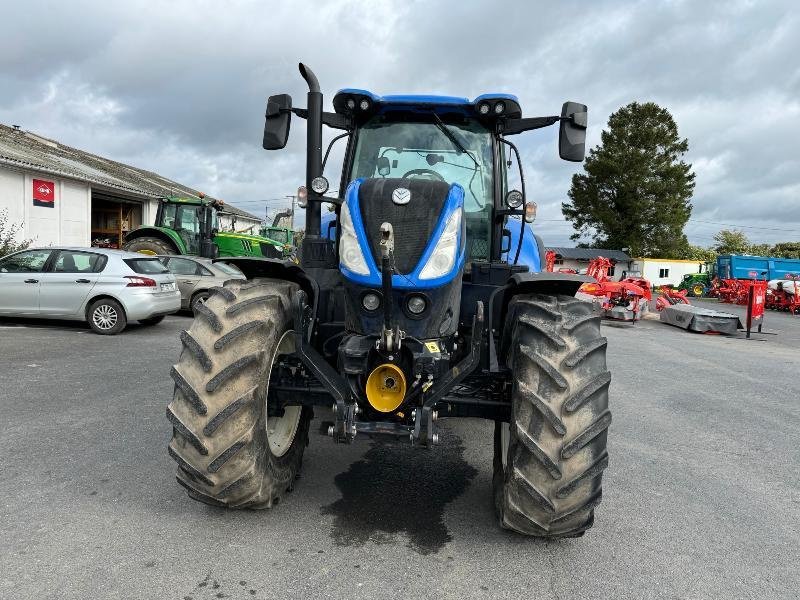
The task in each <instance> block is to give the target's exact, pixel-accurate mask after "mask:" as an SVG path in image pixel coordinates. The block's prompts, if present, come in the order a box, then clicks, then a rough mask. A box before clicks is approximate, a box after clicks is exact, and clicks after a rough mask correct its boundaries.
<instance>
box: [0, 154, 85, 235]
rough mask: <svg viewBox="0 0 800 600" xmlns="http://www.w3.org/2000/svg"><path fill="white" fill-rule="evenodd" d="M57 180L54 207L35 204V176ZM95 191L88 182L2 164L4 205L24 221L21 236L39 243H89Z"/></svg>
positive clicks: (13, 218) (0, 180) (0, 192)
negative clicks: (6, 166) (92, 199)
mask: <svg viewBox="0 0 800 600" xmlns="http://www.w3.org/2000/svg"><path fill="white" fill-rule="evenodd" d="M34 178H36V179H46V180H47V181H52V182H53V183H54V184H55V190H54V192H55V194H54V195H55V205H54V207H53V208H48V207H44V206H34V204H33V179H34ZM90 198H91V191H90V188H89V185H88V184H86V183H81V182H76V181H71V180H67V179H59V178H57V177H53V176H50V175H39V174H36V173H33V172H23V171H16V170H13V169H8V168H5V167H0V209H7V210H8V216H9V220H10V221H11V222H15V223H21V224H22V231H21V236H20V237H21V238H23V239H32V240H33V245H35V246H51V245H62V246H87V245H88V244H89V226H90V209H91V200H90Z"/></svg>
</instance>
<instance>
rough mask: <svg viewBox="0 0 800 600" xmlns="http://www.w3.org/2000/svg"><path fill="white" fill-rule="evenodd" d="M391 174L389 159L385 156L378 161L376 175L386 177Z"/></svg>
mask: <svg viewBox="0 0 800 600" xmlns="http://www.w3.org/2000/svg"><path fill="white" fill-rule="evenodd" d="M391 172H392V165H391V163H390V162H389V159H388V158H386V157H385V156H381V157H380V158H379V159H378V175H380V176H381V177H386V176H387V175H388V174H389V173H391Z"/></svg>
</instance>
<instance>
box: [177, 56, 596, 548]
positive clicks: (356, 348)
mask: <svg viewBox="0 0 800 600" xmlns="http://www.w3.org/2000/svg"><path fill="white" fill-rule="evenodd" d="M300 72H301V75H302V76H303V77H304V78H305V80H306V82H307V84H308V86H309V92H308V103H307V107H306V108H297V107H294V106H292V100H291V98H290V97H289V96H288V95H277V96H271V97H270V98H269V100H268V103H267V111H266V125H265V128H264V138H263V147H264V148H265V149H267V150H277V149H281V148H283V147H284V146H285V145H286V142H287V139H288V136H289V127H290V120H291V116H292V115H294V116H296V117H300V118H303V119H306V121H307V157H306V158H307V160H306V177H305V179H306V185H305V186H304V189H302V190H301V201H302V203H303V204H304V205H305V206H306V228H305V237H304V239H303V242H302V247H301V248H300V252H299V264H297V263H296V262H290V261H281V260H277V259H265V258H252V257H241V258H233V259H230V258H226V259H224V260H226V262H230V263H233V264H235V265H236V266H238V267H239V268H240V269H241V270H242V272H243V273H244V274H245V275H246V276H247V280H246V281H240V280H235V281H231V282H228V283H226V284H225V286H223V287H219V288H216V289H212V295H211V297H210V298H209V299H208V301H207V302H205V303H203V304H199V305H198V306H197V307H196V308H195V319H194V322H193V324H192V326H191V328H190V329H189V330H188V331H184V332H183V333H182V334H181V340H182V342H183V351H182V352H181V355H180V359H179V360H178V363H177V364H176V365H175V366H174V368H173V369H172V377H173V379H174V380H175V391H174V395H173V399H172V402H171V403H170V404H169V407H168V409H167V417H168V419H169V420H170V422H171V423H172V426H173V432H174V433H173V437H172V441H171V442H170V445H169V452H170V454H171V456H172V457H173V459H174V460H175V461H176V462H177V463H178V470H177V479H178V482H179V483H180V484H181V485H182V486H184V487H185V488H186V489H187V490H188V493H189V496H191V497H192V498H194V499H196V500H199V501H201V502H205V503H208V504H212V505H217V506H224V507H229V508H267V507H272V506H274V505H275V504H277V502H278V501H279V500H280V499H281V498H282V497H283V495H284V493H285V492H286V491H287V490H289V489H291V488H292V487H293V486H294V484H295V479H296V478H297V476H298V472H299V469H300V464H301V460H302V457H303V451H304V449H305V447H306V445H307V444H308V440H309V428H310V421H311V418H312V415H313V410H314V408H319V407H324V414H323V415H322V418H326V416H327V418H328V419H329V420H327V421H323V424H322V427H321V428H320V431H321V433H324V434H327V435H328V436H330V438H332V439H333V440H334V441H335V442H340V443H349V442H352V441H353V440H354V439H355V438H360V437H370V438H380V437H381V436H388V437H394V438H400V439H404V440H408V442H409V443H410V444H413V445H416V446H421V447H427V448H435V446H436V444H438V443H445V442H446V440H445V439H444V436H442V435H441V433H442V432H441V431H440V427H441V426H442V423H443V422H444V421H445V420H446V419H451V418H455V417H478V418H484V419H490V420H492V421H494V424H495V426H494V478H493V481H494V483H493V487H494V501H495V505H496V507H497V512H498V517H499V519H500V523H501V525H502V526H503V527H505V528H507V529H511V530H514V531H517V532H520V533H523V534H527V535H532V536H538V537H545V538H554V537H574V536H580V535H582V534H583V533H584V532H585V531H586V530H587V529H588V528H589V527H591V525H592V523H593V520H594V508H595V507H596V506H597V504H598V503H599V502H600V499H601V476H602V472H603V470H604V469H605V467H606V466H607V464H608V454H607V452H606V437H607V430H608V427H609V424H610V423H611V413H610V412H609V410H608V386H609V382H610V379H611V378H610V374H609V372H608V370H607V368H606V340H605V338H603V337H602V336H601V335H600V320H599V317H598V315H597V314H596V313H595V312H594V311H593V310H592V307H591V305H590V304H588V303H585V302H581V301H579V300H577V299H576V298H575V297H574V296H575V293H576V291H577V290H578V287H579V286H580V285H581V284H582V283H584V282H585V281H588V279H587V278H586V277H583V276H580V275H569V274H558V273H547V272H541V266H542V264H543V263H544V259H543V256H544V247H543V245H542V242H541V240H540V239H539V238H538V236H536V235H535V234H533V232H532V231H531V230H530V228H529V227H528V225H527V223H529V222H532V221H533V219H534V217H535V213H536V205H535V204H534V203H532V202H526V195H525V185H524V179H523V177H522V173H521V168H520V167H518V169H519V172H518V173H511V175H513V176H516V177H518V178H519V180H520V182H521V184H520V189H519V190H517V189H509V187H510V185H509V183H508V182H509V173H508V171H509V170H510V165H511V164H512V162H511V160H510V158H511V157H512V156H513V157H514V158H515V160H516V163H517V165H519V162H520V161H519V153H518V151H517V148H516V147H515V145H514V144H513V142H511V140H510V139H509V138H510V137H511V136H514V135H517V134H520V133H522V132H525V131H529V130H533V129H539V128H542V127H546V126H549V125H554V124H559V126H560V136H559V150H560V155H561V157H562V158H563V159H565V160H570V161H576V162H579V161H582V160H583V157H584V145H585V133H586V123H587V110H586V106H584V105H582V104H577V103H573V102H567V103H565V104H564V105H563V108H562V111H561V114H560V115H554V116H546V117H527V118H526V117H523V116H522V109H521V107H520V105H519V102H518V100H517V99H516V98H515V97H514V96H510V95H506V94H485V95H482V96H479V97H478V98H476V99H475V100H468V99H466V98H457V97H450V96H377V95H375V94H373V93H370V92H368V91H364V90H358V89H345V90H341V91H340V92H338V93H337V94H336V95H335V96H334V98H333V108H334V112H326V111H323V101H322V93H321V91H320V87H319V83H318V81H317V78H316V77H315V76H314V74H313V73H312V72H311V70H310V69H309V68H308V67H306V66H304V65H302V64H301V65H300ZM323 125H325V126H328V127H331V128H334V129H338V130H340V131H341V135H339V136H338V137H340V138H345V139H346V140H347V150H346V153H345V158H344V166H343V170H342V174H341V181H340V184H339V189H340V190H341V192H340V193H339V194H337V195H335V196H334V195H332V194H331V195H326V193H327V192H328V188H329V182H328V181H327V180H326V179H325V178H324V177H323V176H322V173H323V165H324V162H323V154H322V127H323ZM335 139H337V138H335ZM335 139H334V141H335ZM331 143H333V142H331ZM328 150H329V151H330V147H329V148H328ZM325 156H326V158H327V153H326V155H325ZM326 203H328V204H329V205H333V206H334V207H335V211H334V212H331V213H330V215H329V216H328V218H326V219H323V218H322V211H321V207H322V205H323V204H326ZM320 413H321V414H322V411H320Z"/></svg>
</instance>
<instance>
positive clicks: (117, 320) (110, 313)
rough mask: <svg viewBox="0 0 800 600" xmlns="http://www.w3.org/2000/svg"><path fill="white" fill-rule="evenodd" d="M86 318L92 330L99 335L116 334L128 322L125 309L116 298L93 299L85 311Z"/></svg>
mask: <svg viewBox="0 0 800 600" xmlns="http://www.w3.org/2000/svg"><path fill="white" fill-rule="evenodd" d="M86 320H87V322H88V323H89V327H91V328H92V331H94V332H95V333H99V334H100V335H116V334H118V333H120V332H121V331H122V330H123V329H125V326H126V325H127V324H128V320H127V318H126V317H125V309H124V308H122V305H121V304H120V303H119V302H117V301H116V300H112V299H111V298H101V299H100V300H95V301H94V302H93V303H92V304H91V306H89V310H88V311H87V312H86Z"/></svg>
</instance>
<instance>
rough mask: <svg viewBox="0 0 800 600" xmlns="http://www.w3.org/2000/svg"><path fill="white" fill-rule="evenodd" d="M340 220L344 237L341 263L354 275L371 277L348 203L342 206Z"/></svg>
mask: <svg viewBox="0 0 800 600" xmlns="http://www.w3.org/2000/svg"><path fill="white" fill-rule="evenodd" d="M339 219H340V220H341V222H342V235H341V237H340V238H339V262H340V263H341V264H342V265H343V266H344V267H346V268H347V269H348V270H350V271H352V272H353V273H357V274H358V275H369V267H368V266H367V261H366V259H365V258H364V251H363V250H362V249H361V246H359V244H358V238H357V237H356V228H355V227H354V226H353V219H352V218H351V217H350V208H348V206H347V204H346V203H345V204H342V211H341V213H339Z"/></svg>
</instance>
